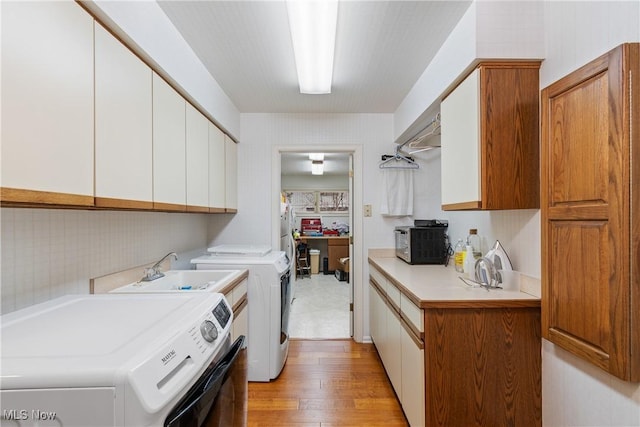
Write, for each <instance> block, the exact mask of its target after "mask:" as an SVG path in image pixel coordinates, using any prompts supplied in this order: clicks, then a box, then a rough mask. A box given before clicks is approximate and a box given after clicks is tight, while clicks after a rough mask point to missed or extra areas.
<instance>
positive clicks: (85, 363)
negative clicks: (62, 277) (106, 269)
mask: <svg viewBox="0 0 640 427" xmlns="http://www.w3.org/2000/svg"><path fill="white" fill-rule="evenodd" d="M0 319H1V321H2V327H1V332H2V350H1V353H0V354H1V360H0V362H1V363H0V406H1V414H0V415H1V418H0V425H3V426H4V425H11V426H42V425H56V426H77V427H80V426H83V427H88V426H101V427H103V426H121V427H122V426H130V427H142V426H160V425H165V426H170V425H176V426H177V425H193V426H201V425H203V424H204V423H205V421H206V418H208V417H210V416H211V415H212V414H211V413H212V412H213V411H212V409H213V407H214V405H215V402H216V397H217V395H218V392H219V390H220V389H221V388H222V385H223V384H224V383H225V382H226V381H227V377H228V375H229V372H230V369H231V368H232V367H233V366H234V365H235V362H236V360H237V354H239V351H240V346H241V345H242V342H241V341H242V340H243V338H242V340H240V339H239V342H238V343H234V344H233V345H231V340H230V327H231V323H232V321H233V314H232V312H231V307H230V306H229V304H228V303H227V301H226V300H225V298H224V296H223V295H222V294H216V293H207V294H200V295H175V294H174V295H171V296H166V295H69V296H65V297H61V298H57V299H54V300H51V301H47V302H45V303H42V304H37V305H34V306H31V307H27V308H25V309H22V310H18V311H15V312H12V313H9V314H6V315H3V316H2V317H1V318H0Z"/></svg>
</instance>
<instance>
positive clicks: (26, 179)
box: [1, 2, 94, 205]
mask: <svg viewBox="0 0 640 427" xmlns="http://www.w3.org/2000/svg"><path fill="white" fill-rule="evenodd" d="M93 26H94V22H93V19H92V18H91V16H89V15H88V14H87V13H86V12H85V11H84V10H83V9H82V8H81V7H80V6H78V4H76V3H75V2H2V61H1V62H2V167H1V169H2V172H1V176H2V187H3V189H2V201H3V202H27V203H45V204H49V203H52V204H68V205H92V204H93V172H94V169H93V155H94V151H93V130H94V122H93V102H94V91H93Z"/></svg>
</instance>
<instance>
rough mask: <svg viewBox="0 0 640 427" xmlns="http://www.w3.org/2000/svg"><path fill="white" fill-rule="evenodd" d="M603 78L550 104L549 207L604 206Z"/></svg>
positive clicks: (606, 179)
mask: <svg viewBox="0 0 640 427" xmlns="http://www.w3.org/2000/svg"><path fill="white" fill-rule="evenodd" d="M606 76H607V75H606V74H600V75H597V76H594V78H593V79H590V80H588V81H586V82H583V83H582V84H580V85H578V86H576V87H575V88H574V89H573V90H571V91H568V92H567V93H566V94H565V95H563V96H561V97H558V98H556V99H555V100H554V101H553V105H552V108H553V111H552V112H551V114H552V115H553V117H554V120H555V121H556V122H555V123H554V124H553V126H552V128H551V129H550V130H551V132H552V134H551V135H550V138H551V141H552V150H553V151H552V153H553V154H552V156H551V159H550V160H551V164H550V167H551V170H550V173H551V177H552V179H551V181H550V183H549V184H550V186H551V189H550V197H551V200H550V202H551V206H561V205H563V204H571V203H572V202H576V203H579V204H584V203H591V204H604V203H607V200H608V195H607V193H608V190H607V181H608V178H607V175H608V171H607V168H605V167H602V166H603V165H607V164H608V163H609V160H608V159H609V152H608V150H607V146H606V144H603V143H602V140H601V138H602V136H603V135H606V133H607V127H608V120H607V117H608V115H607V109H608V105H607V103H604V102H599V100H601V99H607V93H608V90H609V88H608V86H609V85H608V83H607V78H606ZM574 117H581V120H579V121H578V120H573V118H574Z"/></svg>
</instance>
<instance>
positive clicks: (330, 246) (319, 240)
mask: <svg viewBox="0 0 640 427" xmlns="http://www.w3.org/2000/svg"><path fill="white" fill-rule="evenodd" d="M298 241H299V242H302V243H306V244H308V245H309V249H319V250H320V271H322V270H323V268H324V267H323V264H322V260H323V258H325V257H326V258H328V260H329V266H328V271H325V273H332V272H334V271H336V269H339V268H340V262H339V261H338V260H339V259H340V258H345V257H348V256H349V237H348V236H300V239H298Z"/></svg>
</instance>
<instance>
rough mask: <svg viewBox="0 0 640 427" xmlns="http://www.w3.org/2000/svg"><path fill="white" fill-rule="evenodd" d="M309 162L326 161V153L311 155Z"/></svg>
mask: <svg viewBox="0 0 640 427" xmlns="http://www.w3.org/2000/svg"><path fill="white" fill-rule="evenodd" d="M309 160H324V153H309Z"/></svg>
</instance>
